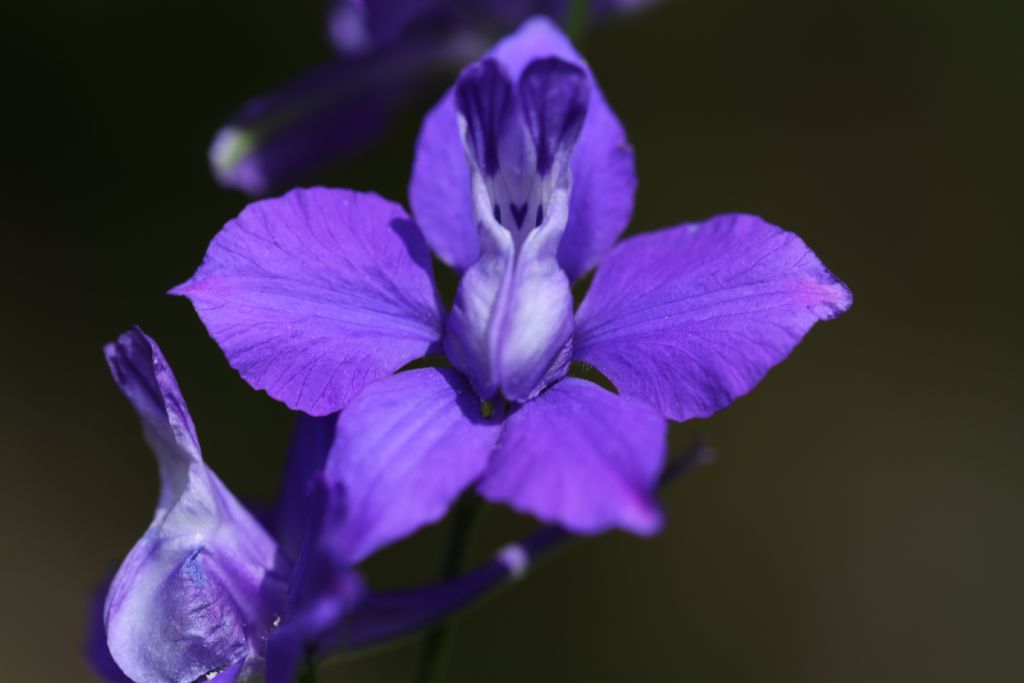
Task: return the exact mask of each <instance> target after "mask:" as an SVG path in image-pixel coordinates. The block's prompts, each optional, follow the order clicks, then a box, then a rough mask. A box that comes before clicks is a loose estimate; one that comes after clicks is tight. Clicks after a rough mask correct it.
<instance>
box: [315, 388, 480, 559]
mask: <svg viewBox="0 0 1024 683" xmlns="http://www.w3.org/2000/svg"><path fill="white" fill-rule="evenodd" d="M497 435H498V429H497V427H496V426H495V424H494V423H493V422H491V421H488V420H485V419H483V418H482V417H481V414H480V404H479V402H478V400H477V398H476V397H475V396H474V394H473V391H472V390H471V389H470V387H469V385H468V383H467V382H466V381H465V380H464V379H463V378H462V376H461V375H459V374H458V373H457V372H455V371H453V370H448V369H441V368H423V369H419V370H411V371H408V372H402V373H399V374H397V375H395V376H393V377H389V378H388V379H385V380H381V381H379V382H375V383H374V384H372V385H370V386H368V387H367V388H366V389H365V390H364V391H363V392H362V393H360V394H359V396H357V397H356V399H355V400H354V401H352V403H351V404H350V405H349V406H348V408H346V409H345V411H344V412H343V413H342V414H341V417H340V418H339V420H338V427H337V435H336V437H335V442H334V447H333V448H332V449H331V452H330V455H329V456H328V459H327V468H326V477H327V480H328V482H329V483H333V482H338V483H342V484H344V486H345V489H346V491H347V492H348V515H347V517H346V518H345V523H344V527H343V528H342V529H341V530H340V531H339V532H338V534H337V536H335V538H336V542H337V543H338V547H339V548H341V549H342V550H343V552H344V553H345V556H346V557H347V558H348V559H349V560H350V561H351V563H352V564H355V563H357V562H359V561H361V560H363V559H365V558H366V557H367V556H369V555H370V554H372V553H373V552H374V551H375V550H377V549H378V548H381V547H383V546H385V545H387V544H389V543H392V542H394V541H397V540H398V539H400V538H402V537H404V536H407V535H408V534H410V533H412V532H413V531H415V530H416V529H418V528H420V527H422V526H424V525H426V524H430V523H432V522H435V521H437V520H439V519H441V517H443V516H444V514H445V512H446V511H447V509H448V506H449V505H450V504H451V503H452V502H453V501H454V500H455V499H456V498H457V497H458V495H459V494H460V493H461V492H462V490H463V489H464V488H466V487H467V486H468V485H469V484H470V483H471V482H472V481H473V480H474V479H476V478H477V476H478V475H479V474H480V472H481V471H482V470H483V468H484V466H485V465H486V464H487V458H488V454H489V453H490V450H491V447H492V446H493V444H494V440H495V438H496V437H497Z"/></svg>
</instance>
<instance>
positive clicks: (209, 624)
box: [105, 329, 289, 681]
mask: <svg viewBox="0 0 1024 683" xmlns="http://www.w3.org/2000/svg"><path fill="white" fill-rule="evenodd" d="M105 351H106V355H107V360H108V362H109V364H110V367H111V370H112V372H113V374H114V378H115V380H116V381H117V383H118V385H119V386H120V387H121V389H122V391H123V392H124V394H125V396H126V397H127V398H128V399H129V401H131V403H132V405H133V406H134V407H135V409H136V412H137V413H138V414H139V416H140V417H141V418H142V422H143V429H144V432H145V434H146V436H147V439H148V440H149V442H150V444H151V445H152V446H153V450H154V452H155V454H156V457H157V462H158V464H159V466H160V480H161V493H160V500H159V504H158V506H157V511H156V515H155V516H154V518H153V521H152V523H151V524H150V527H149V529H148V530H147V531H146V533H145V534H144V535H143V537H142V538H141V539H140V540H139V542H138V543H136V545H135V547H134V548H132V550H131V552H130V553H129V554H128V556H127V558H125V560H124V562H123V563H122V565H121V567H120V569H118V572H117V574H116V576H115V577H114V579H113V581H112V583H111V586H110V591H109V593H108V595H107V600H106V606H105V625H106V629H107V644H108V647H109V649H110V654H111V656H112V657H113V659H114V661H115V662H116V663H117V665H118V666H119V667H120V668H121V669H122V670H123V671H124V673H125V674H127V675H128V677H129V678H131V679H133V680H138V681H149V680H160V681H164V680H167V681H171V680H173V681H181V680H184V681H192V680H195V679H197V678H200V677H202V676H206V675H208V674H211V673H216V672H223V671H224V670H225V669H230V668H231V667H237V668H235V669H234V671H235V673H237V672H238V671H240V670H241V669H242V666H243V664H242V662H246V663H248V662H252V661H253V660H254V658H258V657H259V656H260V653H261V650H262V647H263V643H264V642H265V639H266V637H267V635H268V634H269V631H270V628H271V625H272V623H273V621H274V619H275V618H276V617H277V615H278V614H279V613H280V611H281V610H282V609H283V606H284V597H285V588H286V584H285V581H284V579H283V578H282V577H283V576H285V575H286V574H287V572H288V571H289V568H288V567H286V566H281V564H280V558H279V555H278V552H277V546H276V544H275V543H274V542H273V540H272V539H271V538H270V536H269V535H268V534H267V533H266V531H264V530H263V528H262V527H261V526H260V525H259V523H257V522H256V520H255V519H253V518H252V516H251V515H250V514H249V512H248V511H246V509H245V508H244V507H243V506H242V505H241V503H239V502H238V500H236V499H235V497H234V496H232V495H231V492H230V491H228V490H227V488H226V487H225V486H224V485H223V484H222V483H221V482H220V480H219V479H218V478H217V476H216V475H215V474H214V473H213V472H212V471H210V469H209V468H207V467H206V465H205V463H204V462H203V460H202V456H201V455H200V452H199V447H198V443H197V441H196V440H195V431H194V429H193V428H192V426H191V425H192V421H191V418H189V417H188V409H187V408H186V406H185V402H184V400H183V399H182V397H181V394H180V392H179V391H178V387H177V383H176V382H175V380H174V376H173V374H172V373H171V371H170V368H169V367H168V366H167V362H166V361H165V360H164V358H163V355H162V354H161V353H160V349H159V348H158V347H157V346H156V344H155V343H154V342H153V341H152V340H151V339H149V337H147V336H146V335H145V334H143V333H142V332H141V331H140V330H138V329H135V330H133V331H131V332H127V333H125V334H124V335H122V336H121V337H120V338H119V339H118V340H117V341H116V342H115V343H113V344H109V345H108V346H107V347H106V349H105ZM161 409H162V414H161ZM245 666H249V664H245ZM253 666H255V664H253ZM225 673H227V672H224V673H220V674H219V676H224V675H225ZM227 680H233V679H232V678H230V677H228V678H227Z"/></svg>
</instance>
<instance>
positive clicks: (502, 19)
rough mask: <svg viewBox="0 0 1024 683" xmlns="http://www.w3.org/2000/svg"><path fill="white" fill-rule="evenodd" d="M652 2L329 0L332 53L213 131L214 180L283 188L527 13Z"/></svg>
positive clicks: (361, 144) (383, 121) (607, 12)
mask: <svg viewBox="0 0 1024 683" xmlns="http://www.w3.org/2000/svg"><path fill="white" fill-rule="evenodd" d="M656 1H657V0H596V1H593V2H576V3H575V4H574V3H573V0H417V1H416V2H409V1H408V0H335V1H334V2H332V3H331V4H330V9H329V12H328V21H327V27H328V33H329V36H330V39H331V41H330V42H331V44H332V46H333V48H334V50H335V52H336V54H337V56H336V58H335V59H334V60H333V61H332V62H330V63H327V64H324V65H321V66H319V67H317V68H314V69H312V70H311V71H309V72H308V73H306V74H304V75H302V76H300V77H299V78H297V79H296V80H295V81H293V82H291V83H289V84H287V85H285V86H283V87H281V88H279V89H277V90H274V91H271V92H268V93H266V94H263V95H260V96H258V97H255V98H253V99H252V100H250V101H249V102H247V103H245V104H244V105H243V106H242V107H241V108H240V109H239V111H238V112H236V113H235V115H234V116H232V117H231V119H230V120H229V121H228V122H227V123H225V125H224V126H223V127H222V128H221V129H220V130H218V131H217V133H216V135H215V136H214V140H213V142H212V144H211V146H210V151H209V160H210V166H211V169H212V170H213V174H214V177H215V178H216V179H217V181H218V182H219V183H220V184H221V185H223V186H225V187H230V188H234V189H238V190H241V191H243V192H245V193H247V194H249V195H252V196H260V195H264V194H267V193H268V192H270V191H272V190H275V189H280V188H286V187H289V186H291V185H292V184H294V183H295V182H296V181H299V180H302V179H303V178H308V177H309V176H310V175H311V174H312V173H313V172H315V171H316V170H317V169H319V168H321V167H323V166H325V165H327V164H330V163H332V162H339V161H344V160H346V159H349V158H351V157H353V156H354V155H356V154H358V153H359V152H361V151H363V150H365V149H366V148H367V147H368V146H369V145H370V144H372V142H373V141H374V140H375V139H376V138H377V137H379V136H380V135H381V134H382V133H383V132H384V131H386V130H387V128H388V127H389V125H390V123H391V122H392V120H393V118H394V117H395V115H397V113H398V112H399V111H400V110H401V109H402V108H403V107H404V106H405V105H407V104H408V103H410V102H412V101H415V100H416V99H417V97H418V96H421V95H423V94H424V93H427V92H431V91H432V89H433V88H435V87H440V86H443V85H444V84H445V82H446V81H447V79H449V78H450V77H451V75H452V74H454V73H455V72H457V71H458V69H459V68H461V67H462V66H464V65H465V64H467V63H469V62H471V61H473V60H474V59H476V58H478V57H479V56H480V55H481V54H482V53H483V52H484V51H485V50H486V49H487V47H488V46H489V45H490V44H491V43H492V42H493V41H494V39H496V38H497V37H499V36H501V35H503V34H505V33H506V32H508V31H510V30H512V29H514V28H515V27H516V26H518V25H519V24H520V22H522V21H523V20H524V19H526V18H527V17H530V16H532V15H535V14H543V15H546V16H549V17H551V18H553V19H554V20H555V21H558V22H560V23H566V22H569V21H571V20H576V21H583V20H584V19H585V20H587V21H597V20H601V19H604V18H606V17H609V16H612V15H614V14H617V13H622V12H628V11H633V10H636V9H639V8H641V7H644V6H647V5H651V4H654V2H656ZM574 13H585V16H579V17H574V16H573V14H574Z"/></svg>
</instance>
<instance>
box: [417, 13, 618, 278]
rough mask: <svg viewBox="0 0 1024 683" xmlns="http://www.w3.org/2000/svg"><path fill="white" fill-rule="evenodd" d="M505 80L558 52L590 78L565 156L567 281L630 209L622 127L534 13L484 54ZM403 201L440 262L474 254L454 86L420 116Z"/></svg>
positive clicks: (561, 251) (594, 258) (562, 251)
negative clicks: (568, 182)
mask: <svg viewBox="0 0 1024 683" xmlns="http://www.w3.org/2000/svg"><path fill="white" fill-rule="evenodd" d="M486 56H487V57H490V58H492V59H494V60H496V61H497V62H499V63H500V64H501V65H502V67H504V68H505V69H506V70H507V71H508V74H509V76H510V77H511V79H512V80H513V81H518V80H519V77H520V75H521V74H522V72H523V70H524V69H526V67H527V66H528V65H529V64H530V63H531V62H533V61H535V60H537V59H543V58H545V57H558V58H559V59H562V60H564V61H566V62H569V63H571V64H574V65H576V66H579V67H580V68H582V69H583V70H584V71H585V72H586V74H587V76H588V78H589V79H590V103H589V106H588V108H587V114H586V119H585V120H584V122H583V127H582V130H581V132H580V135H579V140H578V141H577V143H576V150H575V152H574V154H573V157H572V164H571V167H572V176H573V188H572V195H571V197H570V200H569V217H568V224H567V226H566V229H565V234H564V236H563V237H562V239H561V242H560V244H559V246H558V263H559V265H560V267H561V268H562V269H563V270H564V271H565V272H566V274H567V275H568V276H569V278H570V279H575V278H577V277H579V276H580V275H582V274H583V273H585V272H586V271H587V270H589V269H590V268H592V267H593V266H594V265H596V264H597V263H598V261H600V259H601V257H602V256H603V255H604V253H605V252H606V251H607V250H608V249H609V248H610V247H611V245H612V244H613V243H614V242H615V240H616V239H617V238H618V236H619V235H620V234H621V233H622V231H623V230H625V228H626V226H627V224H628V223H629V219H630V217H631V216H632V213H633V196H634V194H635V191H636V173H635V169H634V163H633V150H632V148H631V147H630V145H629V142H628V140H627V139H626V133H625V130H624V129H623V127H622V124H621V123H620V122H619V120H618V118H617V117H616V116H615V113H614V112H613V111H612V109H611V107H610V106H609V105H608V102H607V101H606V100H605V98H604V95H603V94H602V93H601V91H600V89H599V88H598V86H597V82H596V80H595V79H594V78H593V75H592V74H591V72H590V70H589V68H588V67H587V64H586V62H585V61H584V59H583V58H582V57H581V56H580V54H579V53H578V52H576V50H575V49H574V48H573V46H572V44H571V43H570V42H569V39H568V38H566V36H565V35H564V34H563V33H562V32H561V31H560V30H559V29H558V27H557V26H556V25H555V24H554V23H552V22H551V21H550V20H549V19H546V18H543V17H535V18H533V19H530V20H528V21H526V22H525V23H524V24H523V25H522V26H521V27H520V28H519V30H518V31H516V32H515V33H514V34H512V35H511V36H509V37H507V38H505V39H504V40H502V41H500V42H498V43H497V44H496V45H495V46H494V48H493V49H492V50H491V51H490V52H489V53H488V54H487V55H486ZM409 201H410V203H411V204H412V208H413V213H414V214H415V216H416V221H417V224H418V225H419V226H420V229H421V230H422V231H423V234H424V236H425V237H426V239H427V242H428V243H429V244H430V246H431V248H432V249H433V250H434V252H435V253H436V254H437V255H438V257H439V258H440V259H441V260H442V261H444V262H445V263H447V264H448V265H450V266H452V267H453V268H456V269H458V270H465V269H466V268H468V267H469V266H471V265H472V264H473V263H475V262H476V260H477V259H478V258H479V256H480V242H479V238H478V236H477V229H476V223H475V221H474V216H473V196H472V190H471V182H470V173H469V169H468V168H467V164H466V156H465V153H464V152H463V148H462V140H461V138H460V135H459V125H458V116H457V110H456V103H455V94H454V89H452V90H449V92H448V93H447V94H446V95H445V96H444V97H443V98H442V99H441V101H440V102H439V103H438V104H437V105H436V106H435V107H434V108H433V109H431V110H430V112H429V113H428V114H427V116H426V117H425V118H424V120H423V127H422V128H421V129H420V136H419V140H418V141H417V146H416V157H415V161H414V163H413V171H412V179H411V182H410V185H409Z"/></svg>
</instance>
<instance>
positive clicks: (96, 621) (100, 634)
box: [85, 580, 131, 683]
mask: <svg viewBox="0 0 1024 683" xmlns="http://www.w3.org/2000/svg"><path fill="white" fill-rule="evenodd" d="M109 589H110V581H109V580H107V581H104V582H103V584H102V585H101V586H99V587H98V588H97V589H96V591H95V593H94V594H93V597H92V600H90V602H89V615H88V622H87V625H86V628H87V633H86V638H87V639H86V643H85V657H86V660H87V661H88V662H89V666H90V667H91V668H92V670H93V671H94V672H95V673H96V675H98V676H99V677H100V678H102V679H103V680H105V681H110V682H111V683H122V682H123V681H128V682H129V683H130V681H131V679H130V678H128V677H127V676H125V675H124V672H123V671H121V668H120V667H119V666H118V665H117V662H115V661H114V658H113V657H111V656H110V648H108V647H107V627H106V625H105V624H104V623H103V605H104V603H105V602H106V600H107V591H108V590H109Z"/></svg>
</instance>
